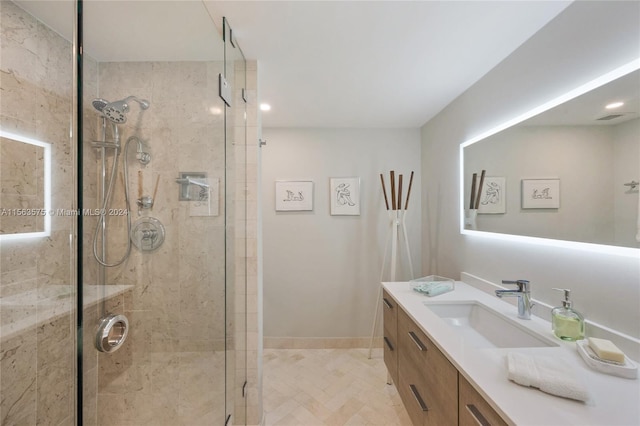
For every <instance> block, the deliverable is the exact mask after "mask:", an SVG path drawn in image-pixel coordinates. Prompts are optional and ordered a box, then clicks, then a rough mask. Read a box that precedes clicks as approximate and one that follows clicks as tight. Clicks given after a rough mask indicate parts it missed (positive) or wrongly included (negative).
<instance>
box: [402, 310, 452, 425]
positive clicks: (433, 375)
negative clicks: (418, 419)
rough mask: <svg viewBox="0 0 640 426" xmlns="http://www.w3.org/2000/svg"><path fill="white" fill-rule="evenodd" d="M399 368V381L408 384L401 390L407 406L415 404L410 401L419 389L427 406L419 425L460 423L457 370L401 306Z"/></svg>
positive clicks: (414, 398)
mask: <svg viewBox="0 0 640 426" xmlns="http://www.w3.org/2000/svg"><path fill="white" fill-rule="evenodd" d="M398 371H399V376H400V384H401V385H404V387H407V389H403V390H402V392H400V395H401V396H402V395H403V393H404V395H405V396H404V397H403V402H404V403H405V406H407V405H412V404H414V405H415V402H413V401H412V402H408V401H410V400H411V399H413V400H417V399H418V398H416V397H415V395H414V392H413V390H415V389H417V390H418V391H419V395H420V397H421V398H422V400H423V402H424V406H426V408H427V409H426V411H424V415H423V421H422V423H420V424H424V425H434V426H449V425H451V426H455V425H457V424H458V370H456V368H455V367H454V366H453V364H451V363H450V362H449V360H448V359H447V358H446V357H445V356H444V354H442V352H440V350H439V349H438V348H437V347H436V345H434V344H433V342H432V341H431V340H430V339H429V338H428V337H427V335H426V334H425V333H424V332H423V331H422V330H421V329H420V327H418V326H417V325H416V324H415V323H414V322H413V320H412V319H411V318H410V317H409V315H407V314H406V313H405V312H404V311H403V310H402V309H399V310H398ZM411 384H413V386H414V388H411V387H410V385H411ZM399 391H400V389H399ZM418 405H420V404H418ZM407 411H409V408H407ZM412 420H413V418H412ZM414 422H415V420H414Z"/></svg>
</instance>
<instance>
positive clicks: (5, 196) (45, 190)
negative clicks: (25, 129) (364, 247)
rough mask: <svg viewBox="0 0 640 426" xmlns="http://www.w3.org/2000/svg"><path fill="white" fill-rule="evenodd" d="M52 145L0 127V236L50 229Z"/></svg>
mask: <svg viewBox="0 0 640 426" xmlns="http://www.w3.org/2000/svg"><path fill="white" fill-rule="evenodd" d="M50 208H51V145H50V144H48V143H45V142H40V141H38V140H35V139H31V138H28V137H24V136H20V135H16V134H13V133H9V132H5V131H3V130H0V240H5V241H6V240H9V239H20V238H29V237H46V236H49V235H50V230H51V215H50V214H49V213H50V212H49V210H50Z"/></svg>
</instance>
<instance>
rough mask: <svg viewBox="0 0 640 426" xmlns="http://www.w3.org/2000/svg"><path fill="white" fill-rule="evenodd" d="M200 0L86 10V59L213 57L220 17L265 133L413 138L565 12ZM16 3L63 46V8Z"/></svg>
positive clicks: (492, 4) (477, 5)
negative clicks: (335, 130) (410, 131)
mask: <svg viewBox="0 0 640 426" xmlns="http://www.w3.org/2000/svg"><path fill="white" fill-rule="evenodd" d="M203 1H204V6H206V8H205V7H203ZM203 1H190V0H178V1H148V0H134V1H117V0H107V1H98V0H85V6H84V9H85V10H84V12H85V22H84V37H85V50H86V51H87V52H89V53H90V54H92V55H93V56H94V57H95V58H96V59H98V60H100V61H131V60H138V61H140V60H163V61H164V60H208V59H211V58H219V57H220V44H219V43H218V44H217V43H211V42H210V40H211V39H212V37H216V36H215V33H216V31H219V29H216V28H215V27H213V25H212V23H211V19H213V20H214V21H215V22H216V25H218V26H219V23H220V22H221V18H222V16H225V17H227V19H228V20H229V22H230V23H231V26H232V28H233V32H234V36H235V39H236V40H237V41H238V42H239V44H240V46H241V48H242V50H243V51H244V53H245V56H246V57H247V58H248V59H257V60H258V63H259V98H260V101H262V102H267V103H269V104H270V105H271V106H272V110H271V111H269V112H265V113H263V114H262V124H263V126H265V127H359V128H390V127H403V128H417V127H420V126H422V125H423V124H424V123H425V122H426V121H428V120H429V119H430V118H432V117H433V116H434V115H436V114H437V113H438V112H439V111H441V110H442V109H443V108H444V107H445V106H446V105H448V104H449V103H450V102H451V101H452V100H453V99H455V98H456V97H457V96H459V95H460V94H461V93H463V92H464V91H465V90H466V89H467V88H469V87H470V86H471V85H473V83H475V82H476V81H477V80H479V79H480V78H481V77H482V76H483V75H485V74H486V73H487V72H488V71H489V70H491V69H492V68H493V67H494V66H496V65H497V64H498V63H499V62H501V61H502V60H503V59H505V58H506V57H507V56H509V54H510V53H512V52H513V51H514V50H515V49H517V48H518V47H519V46H520V45H521V44H522V43H523V42H525V41H526V40H527V39H528V38H529V37H531V36H532V35H533V34H534V33H536V32H537V31H538V30H539V29H540V28H542V27H543V26H544V25H545V24H546V23H547V22H549V21H550V20H552V19H553V18H554V17H555V16H556V15H557V14H558V13H560V12H561V11H562V10H563V9H564V8H566V7H567V6H568V5H569V4H570V1H562V0H558V1H222V2H220V1H209V0H203ZM16 3H18V4H19V5H20V6H21V7H24V8H25V9H26V10H28V11H30V12H31V13H32V14H34V15H35V16H37V17H39V18H40V19H41V20H42V21H44V22H45V23H47V25H49V26H51V27H52V28H54V29H55V30H56V31H58V32H59V33H60V34H62V35H64V36H65V37H67V38H69V39H70V38H71V34H72V28H71V27H72V23H73V8H72V6H71V5H72V4H73V2H70V1H69V0H66V1H52V0H47V1H35V0H22V1H17V2H16ZM56 5H58V6H56ZM70 17H71V19H70Z"/></svg>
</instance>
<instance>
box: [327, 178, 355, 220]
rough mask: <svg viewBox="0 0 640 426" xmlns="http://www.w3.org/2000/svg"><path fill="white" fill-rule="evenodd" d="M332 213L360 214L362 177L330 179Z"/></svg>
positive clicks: (335, 214)
mask: <svg viewBox="0 0 640 426" xmlns="http://www.w3.org/2000/svg"><path fill="white" fill-rule="evenodd" d="M329 196H330V197H331V215H332V216H337V215H350V216H359V215H360V178H359V177H344V178H330V179H329Z"/></svg>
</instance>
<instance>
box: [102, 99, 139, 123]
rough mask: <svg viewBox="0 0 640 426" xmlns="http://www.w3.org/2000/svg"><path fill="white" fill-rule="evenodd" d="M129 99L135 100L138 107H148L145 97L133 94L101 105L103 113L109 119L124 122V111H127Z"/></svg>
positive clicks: (125, 120) (125, 119)
mask: <svg viewBox="0 0 640 426" xmlns="http://www.w3.org/2000/svg"><path fill="white" fill-rule="evenodd" d="M129 101H136V102H137V103H139V104H140V108H142V109H147V108H149V101H147V100H146V99H139V98H137V97H135V96H129V97H127V98H125V99H122V100H120V101H115V102H111V103H110V104H107V105H105V106H104V107H103V109H102V112H103V114H104V115H105V116H106V117H107V118H108V119H109V120H111V121H113V122H114V123H116V124H121V123H126V122H127V116H126V113H128V112H129Z"/></svg>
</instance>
